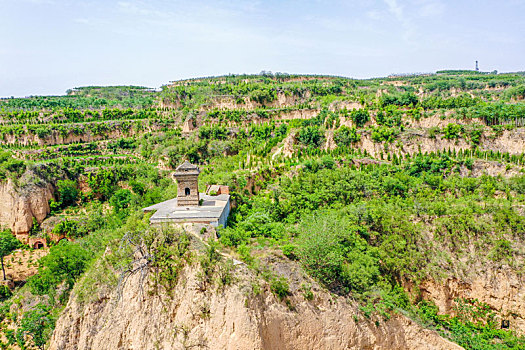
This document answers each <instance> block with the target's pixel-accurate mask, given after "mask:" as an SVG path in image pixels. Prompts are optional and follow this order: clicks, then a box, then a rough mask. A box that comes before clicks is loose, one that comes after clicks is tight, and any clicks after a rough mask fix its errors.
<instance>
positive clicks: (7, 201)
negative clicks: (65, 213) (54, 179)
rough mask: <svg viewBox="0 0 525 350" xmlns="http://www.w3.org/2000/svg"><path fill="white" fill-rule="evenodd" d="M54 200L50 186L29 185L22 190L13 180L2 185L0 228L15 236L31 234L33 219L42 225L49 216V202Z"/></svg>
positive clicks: (0, 191)
mask: <svg viewBox="0 0 525 350" xmlns="http://www.w3.org/2000/svg"><path fill="white" fill-rule="evenodd" d="M52 198H53V187H52V185H50V184H42V185H37V184H34V183H29V184H27V185H25V186H23V187H22V188H18V187H17V186H15V184H14V183H13V181H12V180H10V179H9V180H7V182H2V183H0V226H2V227H7V228H10V229H11V230H12V231H13V233H15V234H24V233H27V232H29V230H30V229H31V227H32V226H33V217H34V218H36V220H37V221H38V222H39V223H41V222H42V221H43V220H44V219H45V218H46V216H47V214H49V212H50V208H49V200H50V199H52Z"/></svg>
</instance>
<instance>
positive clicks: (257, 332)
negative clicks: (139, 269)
mask: <svg viewBox="0 0 525 350" xmlns="http://www.w3.org/2000/svg"><path fill="white" fill-rule="evenodd" d="M235 279H236V283H234V285H232V286H228V287H226V288H224V289H221V290H207V291H205V292H202V291H201V290H200V288H199V287H198V285H199V269H198V268H195V267H189V268H185V269H184V271H183V273H182V275H181V277H180V282H179V283H178V285H177V286H176V288H175V289H174V290H173V298H170V297H168V296H166V295H162V296H158V295H151V293H149V292H148V287H145V289H144V290H143V291H142V290H141V288H140V282H139V281H140V276H139V275H138V274H137V275H135V276H133V277H131V278H129V279H128V280H127V282H126V283H125V285H124V287H123V290H122V296H121V298H120V299H119V298H118V296H117V295H118V294H117V292H116V291H115V290H113V291H109V290H106V291H105V292H102V293H101V294H99V295H98V296H97V298H96V300H95V301H92V302H90V303H88V304H86V305H82V303H80V302H79V301H78V298H76V297H73V298H71V299H70V301H69V303H68V305H67V307H66V309H65V310H64V312H63V314H62V316H61V317H60V319H59V320H58V322H57V326H56V329H55V332H54V334H53V337H52V339H51V345H50V349H61V350H67V349H79V350H80V349H189V348H197V349H200V348H202V349H239V350H240V349H334V350H335V349H462V348H461V347H460V346H458V345H455V344H453V343H451V342H449V341H447V340H445V339H443V338H441V337H440V336H439V335H438V334H437V333H436V332H433V331H430V330H426V329H423V328H421V327H420V326H419V325H417V324H415V323H414V322H413V321H411V320H409V319H407V318H406V317H404V316H401V315H396V316H394V317H392V318H390V319H389V320H383V319H380V318H377V319H376V318H374V317H372V319H366V318H363V317H362V314H360V313H359V311H358V306H357V304H356V303H354V302H351V301H349V300H347V299H344V298H338V297H333V296H330V295H329V294H328V293H326V292H324V291H321V290H318V291H317V292H316V293H315V298H314V299H313V300H312V301H306V300H305V299H304V298H303V297H302V296H301V295H300V294H299V295H295V296H292V297H291V298H290V299H289V302H288V306H287V305H285V303H283V302H280V301H279V300H278V299H277V298H276V297H275V296H274V295H273V294H272V293H271V292H270V291H269V290H268V288H265V287H263V290H262V292H261V293H260V294H254V293H253V292H252V290H251V285H250V284H252V285H253V283H256V282H255V280H254V279H253V276H251V272H250V271H248V269H247V268H246V267H244V266H237V267H236V273H235ZM250 281H251V282H250Z"/></svg>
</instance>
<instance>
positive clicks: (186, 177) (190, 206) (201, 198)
mask: <svg viewBox="0 0 525 350" xmlns="http://www.w3.org/2000/svg"><path fill="white" fill-rule="evenodd" d="M199 173H200V171H199V168H198V167H197V166H196V165H193V164H191V163H190V162H188V161H185V162H184V163H183V164H181V165H180V166H178V167H177V169H175V173H174V174H173V177H174V178H175V180H176V181H177V197H176V198H173V199H170V200H167V201H165V202H161V203H158V204H155V205H152V206H150V207H147V208H144V209H143V211H144V212H145V213H148V212H154V214H153V215H152V216H151V218H150V223H151V224H160V223H199V224H209V225H212V226H215V227H216V226H219V225H221V226H223V227H225V226H226V222H227V220H228V215H229V214H230V194H229V188H228V186H218V185H213V186H208V188H207V189H206V193H199Z"/></svg>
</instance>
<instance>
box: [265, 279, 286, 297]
mask: <svg viewBox="0 0 525 350" xmlns="http://www.w3.org/2000/svg"><path fill="white" fill-rule="evenodd" d="M270 290H271V291H272V292H273V294H275V295H276V296H277V297H278V298H279V299H280V300H283V299H284V298H286V297H287V296H288V295H290V286H289V285H288V280H287V279H286V278H285V277H282V276H281V277H273V278H272V279H271V280H270Z"/></svg>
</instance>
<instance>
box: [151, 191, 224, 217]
mask: <svg viewBox="0 0 525 350" xmlns="http://www.w3.org/2000/svg"><path fill="white" fill-rule="evenodd" d="M199 196H200V199H202V205H200V206H188V207H179V206H177V198H173V199H170V200H167V201H164V202H161V203H157V204H155V205H152V206H149V207H147V208H144V209H142V210H143V211H144V212H152V211H155V213H154V214H153V215H152V216H151V218H150V222H155V221H156V222H164V221H175V222H184V221H187V222H201V221H215V220H218V219H219V218H220V217H221V215H222V213H223V211H224V208H225V207H226V205H228V202H229V200H230V195H228V194H220V195H217V196H209V195H207V194H204V193H200V194H199Z"/></svg>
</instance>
